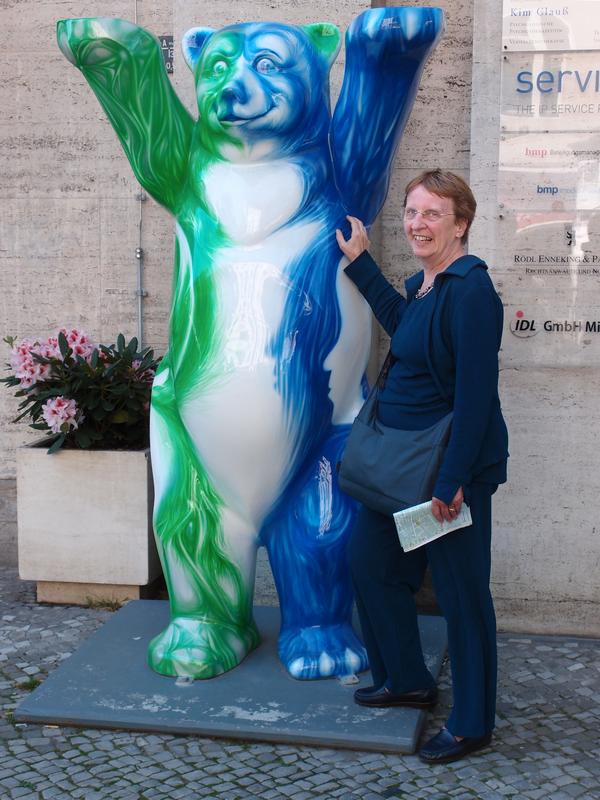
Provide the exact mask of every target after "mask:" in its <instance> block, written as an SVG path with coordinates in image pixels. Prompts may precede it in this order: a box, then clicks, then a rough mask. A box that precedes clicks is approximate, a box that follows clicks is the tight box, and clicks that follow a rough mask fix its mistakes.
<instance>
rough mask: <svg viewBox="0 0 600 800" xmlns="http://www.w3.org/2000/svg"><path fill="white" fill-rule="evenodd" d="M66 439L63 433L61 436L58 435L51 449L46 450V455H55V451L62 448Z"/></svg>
mask: <svg viewBox="0 0 600 800" xmlns="http://www.w3.org/2000/svg"><path fill="white" fill-rule="evenodd" d="M66 438H67V437H66V436H65V434H64V433H61V434H59V435H58V436H57V437H56V439H55V440H54V443H53V444H52V447H50V448H49V449H48V455H52V453H56V451H57V450H60V448H61V447H62V446H63V444H64V443H65V439H66Z"/></svg>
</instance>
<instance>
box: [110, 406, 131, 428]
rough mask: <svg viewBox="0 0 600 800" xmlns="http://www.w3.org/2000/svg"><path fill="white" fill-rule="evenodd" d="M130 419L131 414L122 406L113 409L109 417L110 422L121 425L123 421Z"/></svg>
mask: <svg viewBox="0 0 600 800" xmlns="http://www.w3.org/2000/svg"><path fill="white" fill-rule="evenodd" d="M130 420H131V416H130V415H129V414H128V413H127V411H125V409H124V408H121V409H119V410H118V411H115V413H114V414H113V415H112V417H111V418H110V421H111V422H114V423H115V424H116V425H122V424H123V423H125V422H129V421H130Z"/></svg>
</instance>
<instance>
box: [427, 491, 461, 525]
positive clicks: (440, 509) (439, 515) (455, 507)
mask: <svg viewBox="0 0 600 800" xmlns="http://www.w3.org/2000/svg"><path fill="white" fill-rule="evenodd" d="M464 499H465V496H464V494H463V489H462V486H461V487H460V488H459V490H458V492H457V493H456V494H455V495H454V499H453V500H452V502H451V503H450V504H449V505H446V503H444V502H443V501H442V500H438V498H437V497H432V498H431V513H432V514H433V516H434V517H435V518H436V519H437V521H438V522H444V520H445V521H446V522H454V520H455V519H456V517H457V516H458V515H459V514H460V507H461V506H462V504H463V500H464Z"/></svg>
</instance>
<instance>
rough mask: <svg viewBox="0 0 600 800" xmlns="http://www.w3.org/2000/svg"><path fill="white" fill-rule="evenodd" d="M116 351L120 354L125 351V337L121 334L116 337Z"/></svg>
mask: <svg viewBox="0 0 600 800" xmlns="http://www.w3.org/2000/svg"><path fill="white" fill-rule="evenodd" d="M117 350H118V351H119V353H120V354H122V353H123V351H124V350H125V337H124V336H123V334H122V333H120V334H119V335H118V336H117Z"/></svg>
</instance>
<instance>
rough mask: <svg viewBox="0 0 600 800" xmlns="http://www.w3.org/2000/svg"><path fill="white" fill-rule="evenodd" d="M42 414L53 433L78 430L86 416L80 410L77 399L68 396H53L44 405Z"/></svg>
mask: <svg viewBox="0 0 600 800" xmlns="http://www.w3.org/2000/svg"><path fill="white" fill-rule="evenodd" d="M42 416H43V417H44V420H45V422H46V424H47V425H48V427H49V428H50V430H51V431H52V432H53V433H68V431H69V430H70V429H71V428H73V429H74V430H76V429H77V428H78V427H79V423H80V422H83V420H84V417H83V415H82V414H81V413H80V412H79V408H78V407H77V403H76V402H75V400H69V399H68V398H66V397H62V396H61V397H51V398H50V399H49V400H46V402H45V403H44V405H43V406H42Z"/></svg>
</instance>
